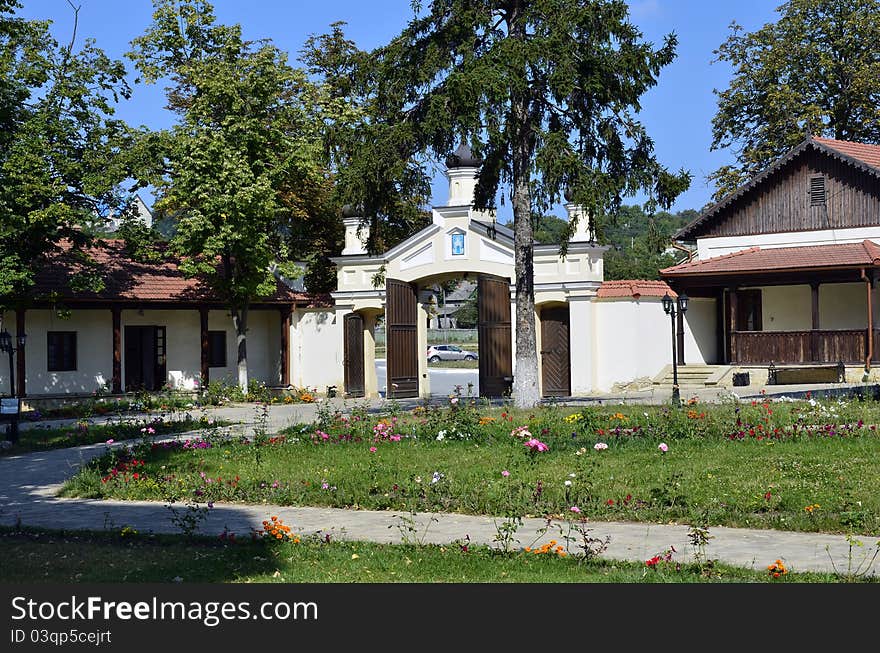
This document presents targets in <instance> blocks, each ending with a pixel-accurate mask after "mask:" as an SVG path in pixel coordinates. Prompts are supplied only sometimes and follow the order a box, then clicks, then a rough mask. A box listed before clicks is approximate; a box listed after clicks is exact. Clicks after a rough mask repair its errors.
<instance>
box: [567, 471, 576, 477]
mask: <svg viewBox="0 0 880 653" xmlns="http://www.w3.org/2000/svg"><path fill="white" fill-rule="evenodd" d="M568 477H569V478H576V477H577V474H575V473H574V472H572V473H571V474H569V475H568Z"/></svg>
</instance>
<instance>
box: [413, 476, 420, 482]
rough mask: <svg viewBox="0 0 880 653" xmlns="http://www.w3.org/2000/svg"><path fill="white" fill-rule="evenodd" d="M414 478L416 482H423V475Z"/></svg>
mask: <svg viewBox="0 0 880 653" xmlns="http://www.w3.org/2000/svg"><path fill="white" fill-rule="evenodd" d="M414 480H415V482H416V483H421V482H422V477H421V476H416V477H415V479H414Z"/></svg>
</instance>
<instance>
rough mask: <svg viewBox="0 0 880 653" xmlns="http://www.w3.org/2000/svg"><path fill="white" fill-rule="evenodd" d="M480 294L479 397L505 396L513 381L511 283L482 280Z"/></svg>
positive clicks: (479, 283) (478, 306)
mask: <svg viewBox="0 0 880 653" xmlns="http://www.w3.org/2000/svg"><path fill="white" fill-rule="evenodd" d="M477 293H478V294H477V316H478V318H477V328H478V335H479V339H480V355H479V360H480V396H481V397H503V396H505V395H506V394H508V393H509V392H510V384H511V383H512V382H513V352H512V348H511V342H510V337H511V332H510V283H509V282H508V281H507V280H506V279H494V278H492V277H480V278H479V279H478V281H477Z"/></svg>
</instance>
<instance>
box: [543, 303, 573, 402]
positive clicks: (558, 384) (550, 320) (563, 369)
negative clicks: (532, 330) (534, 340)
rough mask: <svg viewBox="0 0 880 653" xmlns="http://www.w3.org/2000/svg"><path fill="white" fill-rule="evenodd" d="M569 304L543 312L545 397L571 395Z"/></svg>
mask: <svg viewBox="0 0 880 653" xmlns="http://www.w3.org/2000/svg"><path fill="white" fill-rule="evenodd" d="M570 351H571V347H570V345H569V313H568V307H567V306H564V307H559V308H545V309H544V310H543V311H541V381H542V385H543V386H544V388H543V389H544V393H543V394H544V396H545V397H570V396H571V356H570V353H569V352H570Z"/></svg>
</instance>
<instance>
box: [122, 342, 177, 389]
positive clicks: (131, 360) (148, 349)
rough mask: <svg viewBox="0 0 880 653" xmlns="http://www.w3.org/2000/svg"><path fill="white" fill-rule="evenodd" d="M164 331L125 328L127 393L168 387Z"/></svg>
mask: <svg viewBox="0 0 880 653" xmlns="http://www.w3.org/2000/svg"><path fill="white" fill-rule="evenodd" d="M165 335H166V334H165V327H164V326H127V327H125V389H126V391H129V392H131V391H135V390H161V389H162V386H163V385H164V384H165V377H166V373H167V372H166V361H165V351H166V342H165Z"/></svg>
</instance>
